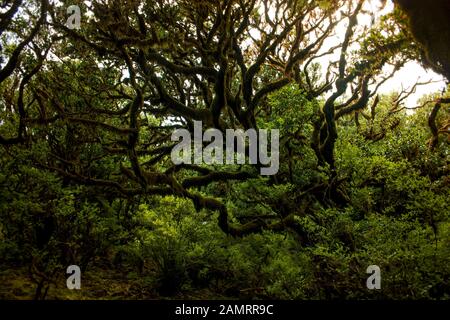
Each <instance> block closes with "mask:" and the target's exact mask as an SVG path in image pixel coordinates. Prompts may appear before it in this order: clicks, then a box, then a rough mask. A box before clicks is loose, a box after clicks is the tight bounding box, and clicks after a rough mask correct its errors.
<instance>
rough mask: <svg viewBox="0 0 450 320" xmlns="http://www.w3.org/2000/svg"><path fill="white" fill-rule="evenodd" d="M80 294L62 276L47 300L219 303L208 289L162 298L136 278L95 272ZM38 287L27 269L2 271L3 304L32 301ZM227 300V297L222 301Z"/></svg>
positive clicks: (0, 290)
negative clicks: (193, 301) (185, 300)
mask: <svg viewBox="0 0 450 320" xmlns="http://www.w3.org/2000/svg"><path fill="white" fill-rule="evenodd" d="M81 283H82V284H81V289H80V290H69V289H67V287H66V278H65V277H63V276H61V277H59V278H58V279H56V280H55V281H54V283H53V284H51V285H50V288H49V290H48V294H47V297H46V299H47V300H153V299H192V300H203V299H211V298H212V297H214V299H217V298H218V297H217V294H215V293H213V292H211V291H210V290H209V289H202V290H195V291H188V292H183V293H179V294H178V295H176V296H172V297H170V298H169V297H162V296H160V295H158V294H157V293H155V290H154V289H153V288H152V286H151V285H149V284H148V282H147V281H146V279H145V278H141V277H139V276H137V275H131V276H130V275H124V274H123V273H120V272H111V271H109V270H108V271H104V270H100V269H94V270H90V271H86V272H85V273H83V277H82V280H81ZM35 290H36V284H35V283H33V281H32V280H31V279H30V277H29V275H28V272H27V269H26V268H19V269H11V268H8V269H3V268H1V267H0V300H30V299H33V298H34V294H35ZM219 298H223V299H226V297H219Z"/></svg>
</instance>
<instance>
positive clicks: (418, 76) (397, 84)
mask: <svg viewBox="0 0 450 320" xmlns="http://www.w3.org/2000/svg"><path fill="white" fill-rule="evenodd" d="M379 4H380V1H379V0H372V1H368V2H366V5H365V7H364V9H365V10H366V11H370V12H374V13H375V19H376V20H375V21H377V19H378V18H379V17H380V16H382V15H384V14H386V13H388V12H391V11H392V10H393V9H394V4H393V2H392V1H391V0H389V1H388V3H387V4H386V6H385V8H384V9H383V10H381V11H380V10H379V7H378V8H377V6H379ZM370 20H371V18H370V17H369V16H368V15H367V16H364V17H360V18H359V20H358V24H362V25H365V24H367V25H369V24H370V23H371V21H370ZM375 23H376V22H375ZM345 30H346V25H345V24H340V25H339V26H338V29H337V35H336V36H335V39H334V40H333V39H332V40H331V41H332V42H334V43H336V41H340V42H342V40H343V35H344V34H345ZM339 53H340V52H339V50H338V51H337V52H335V54H334V55H330V56H328V57H327V58H326V60H325V59H324V60H322V61H321V62H320V63H323V64H324V66H323V68H324V69H325V70H326V67H327V65H328V63H329V61H330V59H331V60H337V57H338V56H339ZM430 80H431V81H432V82H431V83H429V84H426V85H420V86H417V87H416V90H415V92H414V93H413V94H411V95H410V96H409V97H408V99H406V100H405V101H404V102H405V105H406V106H407V107H415V106H417V100H418V99H419V98H420V97H422V96H423V95H424V94H428V93H432V92H436V91H442V89H443V88H445V79H444V77H443V76H441V75H438V74H436V73H435V72H433V71H432V70H431V69H424V68H423V67H422V66H421V65H420V64H419V63H418V62H415V61H411V62H408V63H406V64H405V66H404V67H403V68H402V69H400V70H399V71H397V73H396V74H395V76H394V77H393V78H391V79H389V80H387V81H386V82H385V83H384V84H383V85H382V86H380V88H379V90H378V92H379V93H390V92H392V91H401V90H402V89H405V90H408V89H410V88H412V87H413V86H414V84H415V83H416V82H427V81H430Z"/></svg>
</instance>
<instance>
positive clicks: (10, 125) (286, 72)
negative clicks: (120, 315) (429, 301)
mask: <svg viewBox="0 0 450 320" xmlns="http://www.w3.org/2000/svg"><path fill="white" fill-rule="evenodd" d="M368 3H369V1H363V0H361V1H359V0H358V1H345V0H336V1H328V0H221V1H216V0H201V1H185V0H177V1H173V0H147V1H135V0H93V1H65V0H64V1H58V2H50V1H48V0H39V1H38V0H29V1H23V0H13V1H6V2H5V3H4V4H3V6H2V8H1V11H0V18H1V20H0V21H1V22H0V46H1V50H2V51H1V54H0V67H1V69H0V92H1V99H0V150H1V151H0V168H1V172H0V186H1V187H0V212H1V213H0V239H1V240H2V244H1V245H0V252H4V254H3V253H2V255H4V256H5V257H8V258H7V259H6V260H5V266H6V265H7V266H11V265H14V264H19V265H27V266H29V271H28V273H29V275H30V277H31V279H32V281H33V282H34V283H36V286H37V287H36V288H37V289H36V292H35V297H36V298H45V297H46V295H47V293H48V292H47V290H48V288H49V286H50V285H52V284H55V279H56V278H57V277H58V274H59V273H58V272H60V271H61V270H62V269H63V268H65V267H67V265H69V264H77V265H80V266H81V268H82V270H83V272H84V271H85V270H89V269H90V267H92V268H99V269H103V270H105V269H108V268H114V267H117V266H120V268H122V269H124V268H125V269H126V268H131V269H132V270H134V271H133V272H135V271H136V270H137V271H136V272H137V273H139V274H140V275H141V277H140V278H139V279H140V280H136V281H138V282H139V285H142V286H144V287H146V288H157V291H158V290H159V291H158V294H160V295H173V294H175V293H177V292H180V291H183V290H185V287H183V286H186V285H187V284H189V285H190V288H197V289H198V288H202V287H208V288H209V289H210V290H212V292H215V293H214V294H216V295H219V296H238V297H242V296H245V294H250V295H252V296H253V297H254V296H261V297H266V298H267V297H272V298H273V297H276V298H289V299H291V298H308V297H316V298H317V297H319V298H335V297H377V296H376V295H377V294H378V296H381V297H395V298H398V297H400V296H406V297H412V298H423V297H425V298H430V297H431V298H448V297H449V296H450V287H449V274H450V272H449V271H450V270H449V266H450V263H449V261H448V259H449V256H450V255H449V254H448V253H449V252H450V251H449V250H450V242H449V239H450V238H449V233H448V230H449V229H448V227H449V223H450V222H449V216H448V215H449V210H448V197H449V195H450V194H449V184H450V180H449V177H448V174H449V166H448V161H449V158H448V152H449V149H448V148H449V140H448V134H449V128H450V126H449V125H450V122H449V110H448V103H450V95H449V93H448V90H445V91H444V92H443V93H435V92H430V93H429V95H428V96H425V97H423V98H422V99H421V101H419V102H418V106H417V107H415V108H413V109H415V110H414V111H412V110H410V109H411V107H410V106H407V105H406V104H405V99H406V98H408V97H409V96H410V95H412V94H413V93H414V91H415V89H416V87H417V86H420V85H423V84H424V83H420V82H418V83H416V84H415V85H413V86H412V87H411V88H398V89H397V90H394V91H393V92H392V93H390V94H386V93H380V88H381V87H382V86H383V84H385V83H386V82H387V81H388V80H389V79H391V78H392V77H393V76H395V74H396V72H397V71H399V70H400V69H401V68H403V67H404V66H405V64H407V63H408V62H410V61H419V62H422V63H424V65H425V66H427V67H431V68H432V69H433V70H435V71H436V72H439V73H441V74H443V75H444V76H447V78H448V77H449V73H448V63H449V61H450V59H449V56H448V52H449V51H448V50H447V49H446V47H445V46H444V43H446V44H448V41H447V42H443V41H440V40H442V39H444V38H445V36H446V35H445V34H440V33H439V32H438V31H437V29H436V28H439V26H436V27H434V26H435V25H432V24H428V20H425V22H422V20H420V21H419V20H417V21H418V22H415V20H414V19H418V18H417V17H416V14H417V12H418V11H417V10H419V9H417V8H413V7H412V6H408V4H407V3H406V1H398V4H399V7H397V6H396V7H395V9H394V10H393V11H392V12H388V13H386V14H385V15H383V16H381V17H380V18H379V19H378V20H375V18H374V17H373V13H372V12H370V11H368V10H369V9H368V6H367V5H368ZM372 4H373V2H372ZM71 5H77V6H78V7H79V8H80V13H81V16H80V18H81V20H80V21H79V22H80V25H79V28H73V26H72V25H70V24H68V19H71V15H73V14H74V12H75V15H76V11H68V10H67V9H68V8H69V7H70V6H71ZM375 5H380V6H382V5H383V4H382V3H381V2H380V3H376V4H375ZM380 10H381V9H380ZM433 10H434V11H432V10H431V9H430V13H431V12H435V11H436V12H437V11H438V9H436V10H435V9H433ZM422 11H423V10H421V12H422ZM441 15H442V12H441V13H440V14H439V16H441ZM441 20H442V23H443V21H444V19H440V20H439V21H441ZM367 21H372V22H367ZM445 21H446V23H447V24H448V21H447V20H445ZM424 23H425V24H426V27H423V24H424ZM430 34H432V35H434V36H433V37H432V38H430V37H429V36H428V35H430ZM428 40H429V41H430V42H427V41H428ZM194 121H201V122H202V124H203V130H206V129H210V128H215V129H218V130H220V131H221V132H225V130H227V129H242V130H250V129H256V130H259V129H278V130H280V150H279V162H280V169H279V171H278V173H277V174H275V175H272V176H261V175H260V174H259V170H258V168H259V166H258V165H250V164H243V165H241V164H234V165H220V164H210V165H207V164H187V163H185V164H178V165H175V164H174V163H173V162H172V160H171V157H170V155H171V152H172V150H173V148H174V146H175V145H176V143H175V142H174V141H172V138H171V137H172V133H173V132H174V130H177V129H185V130H187V131H189V132H192V133H193V131H194ZM277 251H278V253H277ZM405 257H409V258H408V259H410V260H407V261H405ZM432 257H434V258H433V259H435V260H432ZM246 259H248V260H249V262H248V263H246ZM402 261H403V262H402ZM371 262H373V263H371ZM375 262H376V263H375ZM233 263H234V265H232V264H233ZM401 263H405V264H406V266H405V265H401ZM371 264H380V265H382V266H384V267H386V268H387V271H386V272H388V278H387V280H386V281H387V282H388V286H389V284H390V285H391V287H389V289H387V290H386V291H383V292H381V293H371V292H369V291H367V290H366V289H365V288H363V287H362V286H358V284H360V283H361V278H364V277H365V268H366V267H367V266H369V265H371ZM418 264H419V265H420V267H419V269H414V270H415V271H411V272H410V271H405V270H406V269H404V268H412V266H417V265H418ZM112 265H113V266H112ZM230 265H232V266H230ZM258 265H259V267H258V269H257V271H255V272H256V274H254V275H252V270H255V269H254V268H255V266H258ZM431 265H433V267H431ZM120 268H119V269H120ZM6 269H8V268H5V270H6ZM95 270H98V269H95ZM126 270H127V272H131V271H130V269H126ZM407 270H409V269H407ZM408 272H410V274H409V273H408ZM239 274H242V279H240V278H239V277H240V276H239ZM227 275H230V279H232V280H230V281H229V282H224V283H219V282H217V281H218V280H217V281H216V283H215V285H214V281H213V279H221V278H223V277H227ZM143 279H144V280H143ZM355 279H357V281H356V282H355V283H354V281H353V280H355ZM399 279H400V280H399ZM146 281H148V282H146ZM289 282H292V283H291V284H288V283H289ZM397 282H400V283H403V284H404V286H403V287H402V288H403V289H399V288H398V287H395V285H396V283H397ZM55 286H56V287H57V285H56V284H55ZM211 288H213V289H211ZM184 292H186V291H184ZM0 296H1V290H0ZM135 297H136V296H135Z"/></svg>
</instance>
